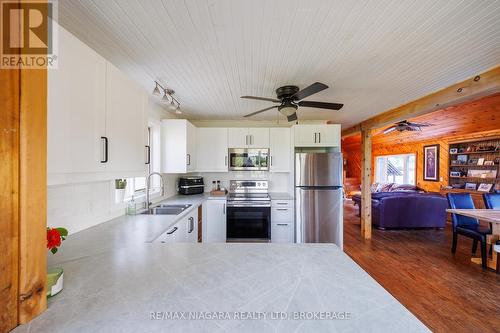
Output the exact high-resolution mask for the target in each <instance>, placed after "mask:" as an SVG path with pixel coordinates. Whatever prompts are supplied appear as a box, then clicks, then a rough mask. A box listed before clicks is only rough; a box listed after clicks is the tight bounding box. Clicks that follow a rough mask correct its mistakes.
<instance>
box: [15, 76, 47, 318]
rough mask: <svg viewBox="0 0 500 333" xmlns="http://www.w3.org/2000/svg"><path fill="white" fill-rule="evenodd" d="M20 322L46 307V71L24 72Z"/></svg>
mask: <svg viewBox="0 0 500 333" xmlns="http://www.w3.org/2000/svg"><path fill="white" fill-rule="evenodd" d="M20 105H21V116H20V185H19V194H20V196H19V199H20V206H19V213H20V215H19V216H20V223H19V257H20V267H19V323H21V324H23V323H26V322H28V321H30V320H31V319H33V318H34V317H36V316H38V315H39V314H40V313H42V312H43V311H45V309H46V308H47V296H46V292H45V283H46V279H47V247H46V244H47V236H46V234H47V232H46V228H47V70H46V69H21V103H20Z"/></svg>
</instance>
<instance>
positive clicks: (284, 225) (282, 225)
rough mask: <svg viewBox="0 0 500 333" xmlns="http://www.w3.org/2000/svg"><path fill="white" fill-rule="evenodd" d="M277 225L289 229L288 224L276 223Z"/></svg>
mask: <svg viewBox="0 0 500 333" xmlns="http://www.w3.org/2000/svg"><path fill="white" fill-rule="evenodd" d="M276 225H279V226H281V227H287V226H288V224H287V223H276Z"/></svg>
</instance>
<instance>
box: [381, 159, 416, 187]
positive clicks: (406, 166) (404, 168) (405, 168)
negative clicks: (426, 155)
mask: <svg viewBox="0 0 500 333" xmlns="http://www.w3.org/2000/svg"><path fill="white" fill-rule="evenodd" d="M403 155H404V156H412V155H413V156H414V157H415V168H414V172H413V174H414V177H413V179H415V183H414V184H411V183H409V182H404V178H405V176H404V173H405V170H407V169H408V162H407V160H406V161H405V163H404V166H403V183H401V184H410V185H415V186H417V175H418V173H417V166H418V162H417V161H418V160H417V159H418V153H416V152H408V153H400V154H378V155H375V156H374V163H373V164H374V176H375V177H374V180H375V182H379V183H391V181H389V180H387V181H379V180H378V179H377V178H378V170H377V167H378V163H377V159H378V158H379V157H383V158H386V159H387V158H389V157H393V156H403ZM406 174H407V176H406V178H407V180H408V179H409V178H410V177H409V175H410V174H411V173H410V172H406ZM394 183H395V184H400V183H396V182H394Z"/></svg>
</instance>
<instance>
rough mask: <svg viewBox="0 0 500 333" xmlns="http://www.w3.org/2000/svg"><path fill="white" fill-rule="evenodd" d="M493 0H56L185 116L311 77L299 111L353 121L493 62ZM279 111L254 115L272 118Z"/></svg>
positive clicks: (497, 42)
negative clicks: (169, 93)
mask: <svg viewBox="0 0 500 333" xmlns="http://www.w3.org/2000/svg"><path fill="white" fill-rule="evenodd" d="M499 22H500V2H499V1H491V0H476V1H473V0H463V1H455V0H449V1H445V0H439V1H436V0H411V1H409V0H376V1H375V0H373V1H358V0H349V1H346V0H335V1H332V0H307V1H298V0H251V1H250V0H184V1H180V0H179V1H168V0H61V1H59V23H60V24H61V25H62V26H63V27H65V28H66V29H67V30H69V31H70V32H72V33H73V34H75V35H76V36H77V37H79V38H80V39H81V40H82V41H84V42H85V43H87V44H88V45H89V46H91V47H92V48H94V49H95V50H96V51H97V52H99V53H100V54H102V55H103V56H104V57H106V58H107V59H108V60H110V61H111V62H113V63H114V64H115V65H116V66H118V67H119V68H121V69H122V70H123V71H125V72H126V73H128V74H129V75H130V76H131V77H133V78H134V79H135V80H137V81H138V82H139V83H140V84H141V85H143V86H144V87H145V88H146V89H148V90H149V91H152V89H153V87H154V85H153V80H155V79H156V80H162V81H164V82H166V83H167V84H168V86H169V87H171V88H173V89H174V90H175V91H176V97H177V98H178V99H179V101H180V102H181V104H182V109H183V111H184V112H185V115H186V117H188V118H191V119H242V116H243V115H244V114H246V113H250V112H252V111H255V110H258V109H262V108H264V107H266V106H270V105H271V104H270V103H268V102H261V101H248V100H242V99H240V98H239V96H241V95H256V96H265V97H275V93H274V90H275V89H276V88H278V87H280V86H282V85H286V84H294V85H298V86H299V87H305V86H307V85H309V84H311V83H313V82H315V81H320V82H323V83H325V84H327V85H329V86H330V89H328V90H325V91H323V92H320V93H318V94H317V95H314V96H313V97H310V98H308V100H318V101H324V102H340V103H344V104H345V106H344V108H343V109H342V110H341V111H328V110H321V109H310V108H300V109H299V119H304V120H305V119H307V120H334V121H337V122H339V123H342V124H343V125H344V126H350V125H353V124H355V123H358V122H360V121H362V120H364V119H366V118H369V117H370V116H373V115H375V114H378V113H381V112H383V111H386V110H388V109H390V108H392V107H395V106H398V105H400V104H403V103H405V102H408V101H411V100H414V99H417V98H419V97H421V96H424V95H426V94H429V93H431V92H433V91H436V90H438V89H441V88H444V87H447V86H449V85H451V84H453V83H456V82H458V81H461V80H464V79H466V78H468V77H471V76H474V75H475V74H477V73H479V72H482V71H485V70H487V69H489V68H491V67H494V66H495V65H497V64H499V63H500V23H499ZM276 113H277V111H275V110H273V111H269V112H266V113H263V114H261V115H259V116H256V117H255V119H256V120H261V119H266V120H272V119H276V117H277V115H276Z"/></svg>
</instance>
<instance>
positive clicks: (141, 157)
mask: <svg viewBox="0 0 500 333" xmlns="http://www.w3.org/2000/svg"><path fill="white" fill-rule="evenodd" d="M106 69H107V70H106V137H107V139H108V162H107V167H108V170H107V171H127V172H145V170H146V164H145V162H146V161H145V144H146V143H145V138H146V131H147V126H146V108H147V102H148V101H147V94H146V92H145V91H144V90H143V89H142V88H140V87H139V86H138V85H137V84H136V83H135V82H133V81H132V80H130V79H129V78H128V77H126V76H125V75H124V74H123V73H122V72H121V71H120V70H118V69H117V68H116V67H114V66H113V65H111V64H110V63H108V64H107V66H106Z"/></svg>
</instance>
